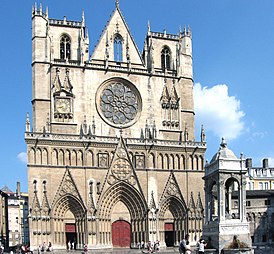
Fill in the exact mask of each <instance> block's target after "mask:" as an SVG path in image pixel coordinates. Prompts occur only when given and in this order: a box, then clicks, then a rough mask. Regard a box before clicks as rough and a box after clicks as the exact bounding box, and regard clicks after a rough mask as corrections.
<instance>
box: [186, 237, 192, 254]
mask: <svg viewBox="0 0 274 254" xmlns="http://www.w3.org/2000/svg"><path fill="white" fill-rule="evenodd" d="M185 253H186V254H191V248H190V242H189V241H188V240H187V241H186V252H185Z"/></svg>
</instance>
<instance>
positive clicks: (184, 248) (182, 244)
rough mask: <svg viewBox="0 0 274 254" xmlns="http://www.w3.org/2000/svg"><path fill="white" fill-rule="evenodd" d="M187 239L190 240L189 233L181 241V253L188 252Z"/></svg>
mask: <svg viewBox="0 0 274 254" xmlns="http://www.w3.org/2000/svg"><path fill="white" fill-rule="evenodd" d="M187 241H189V235H188V234H187V235H186V236H185V238H183V240H182V241H181V242H180V247H179V252H180V254H186V243H187Z"/></svg>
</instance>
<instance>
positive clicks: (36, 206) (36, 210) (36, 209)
mask: <svg viewBox="0 0 274 254" xmlns="http://www.w3.org/2000/svg"><path fill="white" fill-rule="evenodd" d="M31 208H32V209H31V215H32V217H34V216H36V217H37V216H38V217H39V216H40V215H41V213H40V212H41V206H40V202H39V199H38V196H37V191H34V197H33V201H32V206H31Z"/></svg>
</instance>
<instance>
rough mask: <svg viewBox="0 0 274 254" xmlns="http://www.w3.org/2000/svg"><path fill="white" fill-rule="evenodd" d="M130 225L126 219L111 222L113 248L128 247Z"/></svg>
mask: <svg viewBox="0 0 274 254" xmlns="http://www.w3.org/2000/svg"><path fill="white" fill-rule="evenodd" d="M130 243H131V225H130V223H128V222H127V221H124V220H117V221H115V222H113V223H112V245H113V247H114V248H130Z"/></svg>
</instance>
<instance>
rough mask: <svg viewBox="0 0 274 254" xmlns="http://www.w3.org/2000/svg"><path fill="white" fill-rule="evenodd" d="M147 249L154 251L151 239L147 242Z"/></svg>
mask: <svg viewBox="0 0 274 254" xmlns="http://www.w3.org/2000/svg"><path fill="white" fill-rule="evenodd" d="M147 251H148V253H152V245H151V241H148V243H147Z"/></svg>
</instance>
